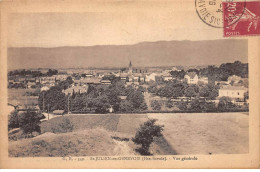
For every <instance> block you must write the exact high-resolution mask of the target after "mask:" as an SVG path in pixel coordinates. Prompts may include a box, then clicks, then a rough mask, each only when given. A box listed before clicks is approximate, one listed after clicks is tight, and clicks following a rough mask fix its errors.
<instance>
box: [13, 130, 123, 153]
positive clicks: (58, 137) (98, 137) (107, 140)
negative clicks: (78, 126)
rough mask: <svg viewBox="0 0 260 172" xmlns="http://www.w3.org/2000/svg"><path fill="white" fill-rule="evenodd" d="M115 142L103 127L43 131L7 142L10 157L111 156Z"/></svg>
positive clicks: (114, 150) (114, 151)
mask: <svg viewBox="0 0 260 172" xmlns="http://www.w3.org/2000/svg"><path fill="white" fill-rule="evenodd" d="M116 146H117V145H116V144H115V142H114V141H113V139H112V138H111V136H110V134H109V133H108V132H107V131H106V130H104V129H94V130H91V129H90V130H83V131H79V132H71V133H65V134H53V133H45V134H43V135H40V136H38V137H35V138H33V139H23V140H20V141H16V142H10V143H9V156H11V157H64V156H94V155H95V156H111V155H114V154H118V153H119V154H120V152H116V150H117V149H116Z"/></svg>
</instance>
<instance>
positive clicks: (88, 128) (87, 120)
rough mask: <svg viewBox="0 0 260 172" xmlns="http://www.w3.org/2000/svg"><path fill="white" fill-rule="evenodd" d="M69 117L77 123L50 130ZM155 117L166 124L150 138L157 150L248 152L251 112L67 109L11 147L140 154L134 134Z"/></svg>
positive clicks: (50, 152)
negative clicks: (98, 112)
mask: <svg viewBox="0 0 260 172" xmlns="http://www.w3.org/2000/svg"><path fill="white" fill-rule="evenodd" d="M65 118H68V119H69V120H70V121H71V122H72V124H73V125H74V129H73V131H72V132H70V133H55V134H54V133H51V132H53V130H52V128H53V127H54V126H57V125H58V124H59V123H60V122H61V121H62V120H63V119H65ZM151 118H153V119H158V121H157V123H158V124H162V125H164V126H165V127H164V131H163V137H160V138H157V139H156V140H155V142H154V143H153V144H152V147H151V153H152V154H154V155H163V154H164V155H165V154H167V155H173V154H179V155H185V154H242V153H248V141H249V140H248V139H249V138H248V134H249V133H248V114H247V113H208V114H199V113H192V114H191V113H189V114H184V113H180V114H169V113H167V114H122V115H120V114H105V115H90V114H86V115H75V114H74V115H67V116H66V115H65V116H62V117H57V118H53V119H51V120H49V121H45V122H43V123H42V125H41V128H42V133H43V134H42V135H39V136H37V137H35V138H33V139H23V140H19V141H12V142H10V144H9V153H10V156H29V157H30V156H66V155H70V156H87V155H139V153H138V152H136V151H135V149H136V148H137V147H138V146H137V145H135V144H134V143H133V142H132V141H131V138H132V137H133V136H134V135H135V133H136V131H137V129H138V127H139V125H140V124H143V123H144V122H145V121H147V120H148V119H151ZM65 148H66V149H67V150H65ZM103 149H105V150H103Z"/></svg>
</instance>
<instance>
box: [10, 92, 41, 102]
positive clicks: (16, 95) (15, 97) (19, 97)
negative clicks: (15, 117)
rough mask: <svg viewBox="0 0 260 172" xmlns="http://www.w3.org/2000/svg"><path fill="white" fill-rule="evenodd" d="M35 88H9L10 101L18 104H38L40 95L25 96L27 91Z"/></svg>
mask: <svg viewBox="0 0 260 172" xmlns="http://www.w3.org/2000/svg"><path fill="white" fill-rule="evenodd" d="M34 91H35V89H10V88H9V89H8V103H10V104H13V105H16V104H21V105H24V104H38V97H35V96H24V95H25V93H26V92H34Z"/></svg>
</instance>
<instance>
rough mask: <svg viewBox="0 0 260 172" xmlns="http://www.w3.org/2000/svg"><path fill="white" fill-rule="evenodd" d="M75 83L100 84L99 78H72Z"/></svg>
mask: <svg viewBox="0 0 260 172" xmlns="http://www.w3.org/2000/svg"><path fill="white" fill-rule="evenodd" d="M74 83H75V84H76V85H87V84H100V83H101V82H100V79H99V78H82V79H80V80H74Z"/></svg>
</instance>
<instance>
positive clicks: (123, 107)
mask: <svg viewBox="0 0 260 172" xmlns="http://www.w3.org/2000/svg"><path fill="white" fill-rule="evenodd" d="M119 109H120V111H121V112H132V111H133V110H134V106H133V105H132V103H131V102H130V101H128V100H124V101H122V102H120V107H119Z"/></svg>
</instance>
